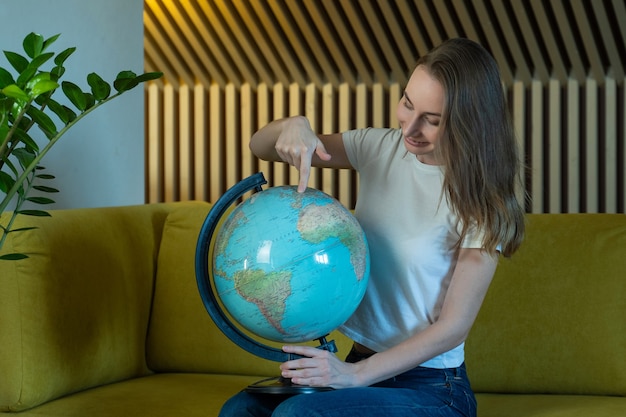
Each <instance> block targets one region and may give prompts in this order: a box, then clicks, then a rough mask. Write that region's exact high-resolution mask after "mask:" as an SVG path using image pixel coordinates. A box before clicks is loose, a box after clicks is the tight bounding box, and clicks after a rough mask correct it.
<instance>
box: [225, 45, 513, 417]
mask: <svg viewBox="0 0 626 417" xmlns="http://www.w3.org/2000/svg"><path fill="white" fill-rule="evenodd" d="M397 117H398V120H399V124H400V128H399V129H373V128H369V129H359V130H353V131H348V132H344V133H343V134H331V135H317V134H315V133H314V132H313V131H312V129H311V127H310V125H309V123H308V121H307V119H305V118H303V117H292V118H288V119H282V120H277V121H274V122H272V123H270V124H268V125H267V126H265V127H264V128H262V129H261V130H259V131H258V132H257V133H255V135H254V136H253V137H252V140H251V143H250V147H251V149H252V151H253V152H254V154H255V155H257V156H258V157H260V158H262V159H265V160H270V161H284V162H286V163H289V164H291V165H293V166H295V167H297V168H298V169H299V171H300V183H299V186H298V189H299V191H303V190H304V189H305V188H306V185H307V183H308V179H309V171H310V167H311V166H317V167H331V168H352V169H355V170H357V171H358V172H359V176H360V188H359V192H358V201H357V204H356V208H355V215H356V217H357V218H358V219H359V222H360V223H361V225H362V227H363V229H364V230H365V233H366V235H367V239H368V243H369V246H370V252H371V273H370V282H369V286H368V289H367V292H366V294H365V298H364V299H363V301H362V303H361V305H360V306H359V308H358V309H357V311H356V312H355V313H354V315H353V316H352V317H351V318H350V319H349V320H348V321H347V322H346V323H345V324H344V325H343V326H342V327H341V329H340V330H341V331H342V332H343V333H344V334H346V335H347V336H349V337H350V338H352V339H353V340H354V342H355V343H354V347H353V349H352V351H351V352H350V354H349V355H348V357H347V358H346V360H345V361H341V360H340V359H339V358H337V357H336V356H335V355H334V354H332V353H329V352H327V351H324V350H320V349H316V348H313V347H305V346H285V347H284V350H285V351H286V352H289V353H296V354H299V355H302V356H305V357H306V358H304V359H297V360H293V361H289V362H285V363H283V364H282V365H281V372H282V376H283V377H286V378H291V380H292V382H293V383H296V384H302V385H311V386H330V387H333V388H335V390H332V391H324V392H319V393H314V394H303V395H298V396H293V397H288V398H284V397H277V396H272V395H267V396H259V395H254V394H247V393H245V392H242V393H240V394H238V395H236V396H235V397H233V398H231V399H230V400H229V401H228V402H227V403H226V404H225V405H224V407H223V409H222V413H221V415H222V416H270V415H271V416H290V417H293V416H326V417H330V416H337V417H347V416H360V417H366V416H475V415H476V401H475V398H474V394H473V392H472V390H471V387H470V384H469V381H468V378H467V375H466V372H465V366H464V353H463V346H464V341H465V338H466V337H467V335H468V333H469V331H470V328H471V327H472V324H473V322H474V319H475V318H476V315H477V314H478V310H479V308H480V305H481V303H482V301H483V298H484V297H485V294H486V292H487V288H488V287H489V284H490V282H491V279H492V277H493V274H494V271H495V269H496V265H497V259H498V254H500V253H501V254H503V255H504V256H510V255H512V254H513V253H514V252H515V251H516V250H517V248H518V246H519V245H520V243H521V241H522V238H523V235H524V215H523V210H522V208H521V206H520V204H519V202H518V200H517V199H516V183H517V182H518V181H517V179H518V177H519V168H520V161H519V158H518V152H517V149H516V140H515V135H514V131H513V127H512V124H511V121H510V118H509V115H508V112H507V107H506V103H505V98H504V94H503V89H502V83H501V80H500V74H499V71H498V68H497V65H496V63H495V61H494V60H493V58H492V57H491V55H489V53H488V52H487V51H486V50H485V49H483V48H482V47H481V46H480V45H478V44H477V43H475V42H473V41H470V40H468V39H452V40H449V41H446V42H444V43H443V44H441V45H440V46H439V47H437V48H435V49H433V50H432V51H431V52H430V53H428V54H427V55H425V56H423V57H422V58H421V59H420V60H419V61H418V63H417V66H416V68H415V70H414V71H413V74H412V75H411V77H410V79H409V81H408V83H407V85H406V88H405V90H404V94H403V96H402V99H401V100H400V102H399V104H398V107H397Z"/></svg>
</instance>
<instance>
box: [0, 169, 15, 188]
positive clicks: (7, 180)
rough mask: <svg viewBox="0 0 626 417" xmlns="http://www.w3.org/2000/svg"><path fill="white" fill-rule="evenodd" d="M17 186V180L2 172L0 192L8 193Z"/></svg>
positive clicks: (0, 174) (0, 173) (0, 175)
mask: <svg viewBox="0 0 626 417" xmlns="http://www.w3.org/2000/svg"><path fill="white" fill-rule="evenodd" d="M14 184H15V180H14V179H13V178H12V177H11V176H10V175H9V174H7V173H6V172H3V171H0V191H2V192H3V193H5V194H6V193H8V192H9V190H10V189H11V188H12V187H13V185H14Z"/></svg>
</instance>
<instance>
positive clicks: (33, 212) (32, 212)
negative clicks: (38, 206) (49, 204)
mask: <svg viewBox="0 0 626 417" xmlns="http://www.w3.org/2000/svg"><path fill="white" fill-rule="evenodd" d="M17 213H18V214H23V215H25V216H35V217H52V216H51V215H50V213H48V212H47V211H44V210H18V211H17Z"/></svg>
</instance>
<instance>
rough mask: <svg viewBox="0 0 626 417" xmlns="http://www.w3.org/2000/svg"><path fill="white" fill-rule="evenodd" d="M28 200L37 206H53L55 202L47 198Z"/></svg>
mask: <svg viewBox="0 0 626 417" xmlns="http://www.w3.org/2000/svg"><path fill="white" fill-rule="evenodd" d="M26 200H28V201H30V202H32V203H36V204H53V203H54V200H52V199H50V198H46V197H28V198H27V199H26Z"/></svg>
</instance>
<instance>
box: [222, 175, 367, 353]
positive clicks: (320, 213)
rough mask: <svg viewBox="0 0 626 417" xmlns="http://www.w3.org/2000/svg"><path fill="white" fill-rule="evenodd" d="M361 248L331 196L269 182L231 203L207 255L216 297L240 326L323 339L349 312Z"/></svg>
mask: <svg viewBox="0 0 626 417" xmlns="http://www.w3.org/2000/svg"><path fill="white" fill-rule="evenodd" d="M368 278H369V251H368V246H367V240H366V238H365V234H364V233H363V230H362V229H361V226H360V225H359V223H358V221H357V220H356V218H355V217H354V216H353V215H352V214H351V213H350V211H349V210H347V209H346V208H345V207H344V206H343V205H341V203H339V202H338V201H337V200H335V199H334V198H333V197H331V196H329V195H327V194H325V193H323V192H321V191H318V190H315V189H312V188H308V189H307V190H306V191H305V192H303V193H298V192H297V189H296V187H294V186H282V187H273V188H269V189H267V190H265V191H261V192H258V193H256V194H254V195H253V196H252V197H250V198H249V199H247V200H245V201H244V202H243V203H241V204H239V205H238V206H237V207H236V208H235V209H234V210H233V211H232V213H230V215H229V216H228V218H227V219H226V220H225V222H224V225H223V226H222V228H221V229H220V230H219V232H218V234H217V237H216V240H215V246H214V252H213V280H214V282H215V288H216V292H217V296H218V298H219V299H220V300H221V301H222V303H223V304H224V307H225V308H226V310H227V311H228V312H229V313H230V315H231V316H232V317H233V318H234V319H235V320H236V321H237V322H238V323H239V324H240V325H242V326H243V327H244V328H246V329H248V330H249V331H251V332H252V333H254V334H256V335H258V336H261V337H263V338H265V339H269V340H273V341H276V342H284V343H300V342H305V341H309V340H314V339H318V338H320V337H323V336H325V335H327V334H328V333H330V332H331V331H333V330H334V329H336V328H337V327H339V326H340V325H341V324H343V323H344V322H345V321H346V320H347V319H348V318H349V317H350V316H351V315H352V313H353V312H354V311H355V310H356V308H357V307H358V305H359V303H360V302H361V299H362V298H363V295H364V294H365V289H366V288H367V281H368Z"/></svg>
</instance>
